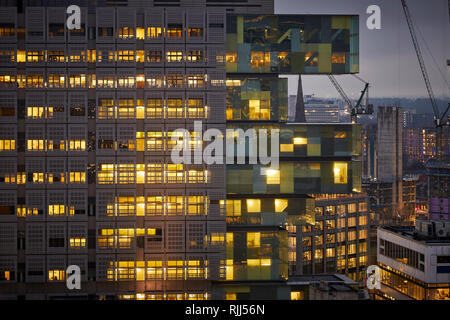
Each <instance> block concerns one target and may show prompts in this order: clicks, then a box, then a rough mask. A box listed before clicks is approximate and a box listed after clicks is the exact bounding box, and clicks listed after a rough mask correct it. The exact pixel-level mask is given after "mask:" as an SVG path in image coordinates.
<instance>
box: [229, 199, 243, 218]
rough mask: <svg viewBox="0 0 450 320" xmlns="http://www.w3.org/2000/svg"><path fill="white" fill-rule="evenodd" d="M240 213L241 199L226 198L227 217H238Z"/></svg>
mask: <svg viewBox="0 0 450 320" xmlns="http://www.w3.org/2000/svg"><path fill="white" fill-rule="evenodd" d="M241 213H242V209H241V200H226V215H227V217H240V216H241Z"/></svg>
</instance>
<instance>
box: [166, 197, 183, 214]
mask: <svg viewBox="0 0 450 320" xmlns="http://www.w3.org/2000/svg"><path fill="white" fill-rule="evenodd" d="M166 213H167V215H169V216H174V215H182V214H183V213H184V197H183V196H167V197H166Z"/></svg>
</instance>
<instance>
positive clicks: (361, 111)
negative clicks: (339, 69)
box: [328, 74, 373, 123]
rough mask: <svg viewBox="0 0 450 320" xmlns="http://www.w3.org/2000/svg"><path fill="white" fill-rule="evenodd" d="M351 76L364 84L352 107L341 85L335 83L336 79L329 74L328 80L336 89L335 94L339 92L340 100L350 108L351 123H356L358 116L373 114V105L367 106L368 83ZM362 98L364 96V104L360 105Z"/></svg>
mask: <svg viewBox="0 0 450 320" xmlns="http://www.w3.org/2000/svg"><path fill="white" fill-rule="evenodd" d="M353 76H354V77H355V78H357V79H358V80H360V81H361V82H364V89H363V90H362V91H361V96H360V97H359V99H358V101H357V102H356V105H353V103H352V101H351V100H350V99H349V97H348V96H347V94H346V93H345V91H344V89H342V87H341V85H340V84H339V82H337V80H336V78H335V77H334V76H333V75H332V74H329V75H328V78H329V79H330V81H331V83H332V84H333V86H334V87H335V88H336V90H337V92H339V94H340V95H341V97H342V99H344V101H345V102H346V103H347V105H348V107H349V108H350V119H351V122H352V123H356V122H357V120H358V115H369V114H372V113H373V105H371V104H369V83H368V82H367V81H364V80H363V79H361V78H360V77H358V76H356V75H353ZM364 96H366V103H365V104H364V105H362V104H361V103H362V101H363V98H364Z"/></svg>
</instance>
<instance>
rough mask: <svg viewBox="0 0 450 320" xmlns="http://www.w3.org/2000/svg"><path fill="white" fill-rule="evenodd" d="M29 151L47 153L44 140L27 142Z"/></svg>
mask: <svg viewBox="0 0 450 320" xmlns="http://www.w3.org/2000/svg"><path fill="white" fill-rule="evenodd" d="M27 150H28V151H45V142H44V140H38V139H34V140H28V141H27Z"/></svg>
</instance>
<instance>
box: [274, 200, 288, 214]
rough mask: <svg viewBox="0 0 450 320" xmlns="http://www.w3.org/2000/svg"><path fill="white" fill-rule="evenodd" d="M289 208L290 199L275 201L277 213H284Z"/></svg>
mask: <svg viewBox="0 0 450 320" xmlns="http://www.w3.org/2000/svg"><path fill="white" fill-rule="evenodd" d="M287 206H288V199H275V212H283V211H284V210H286V208H287Z"/></svg>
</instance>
